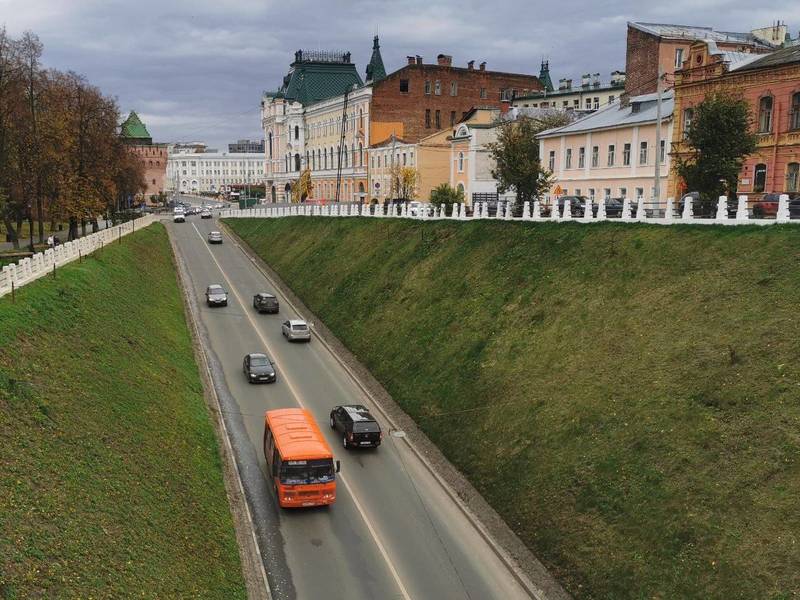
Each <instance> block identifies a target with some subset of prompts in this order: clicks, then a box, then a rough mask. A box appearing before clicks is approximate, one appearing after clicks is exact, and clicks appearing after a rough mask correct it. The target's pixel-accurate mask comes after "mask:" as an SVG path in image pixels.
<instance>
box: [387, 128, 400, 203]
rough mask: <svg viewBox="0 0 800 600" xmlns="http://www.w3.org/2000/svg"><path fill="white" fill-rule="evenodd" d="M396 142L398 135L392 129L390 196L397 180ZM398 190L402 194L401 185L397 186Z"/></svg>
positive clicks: (390, 199)
mask: <svg viewBox="0 0 800 600" xmlns="http://www.w3.org/2000/svg"><path fill="white" fill-rule="evenodd" d="M396 143H397V137H396V136H395V135H394V130H392V153H391V154H390V155H389V159H390V161H391V162H390V163H389V177H390V178H391V179H390V180H389V195H390V196H391V195H392V189H393V188H394V185H395V181H396V179H397V178H396V177H395V176H394V149H395V145H396ZM398 183H399V182H398ZM396 191H397V193H398V194H400V186H399V185H398V186H397V190H396ZM392 200H393V198H389V201H390V202H391V201H392Z"/></svg>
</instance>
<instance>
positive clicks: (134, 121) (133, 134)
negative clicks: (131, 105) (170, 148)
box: [119, 110, 153, 146]
mask: <svg viewBox="0 0 800 600" xmlns="http://www.w3.org/2000/svg"><path fill="white" fill-rule="evenodd" d="M119 136H120V137H121V138H122V139H123V141H124V142H125V143H127V144H132V145H137V146H151V145H152V144H153V138H152V137H151V136H150V132H149V131H147V127H145V125H144V123H142V120H141V119H140V118H139V115H137V114H136V111H134V110H132V111H131V113H130V114H129V115H128V118H127V119H125V121H123V123H122V125H121V126H120V132H119Z"/></svg>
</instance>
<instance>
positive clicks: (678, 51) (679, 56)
mask: <svg viewBox="0 0 800 600" xmlns="http://www.w3.org/2000/svg"><path fill="white" fill-rule="evenodd" d="M681 67H683V48H675V68H676V69H680V68H681Z"/></svg>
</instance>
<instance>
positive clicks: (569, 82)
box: [565, 79, 572, 90]
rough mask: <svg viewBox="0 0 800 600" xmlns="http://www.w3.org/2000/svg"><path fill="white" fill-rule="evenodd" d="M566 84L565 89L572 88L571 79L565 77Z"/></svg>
mask: <svg viewBox="0 0 800 600" xmlns="http://www.w3.org/2000/svg"><path fill="white" fill-rule="evenodd" d="M566 86H567V87H566V88H565V89H568V90H571V89H572V79H567V83H566Z"/></svg>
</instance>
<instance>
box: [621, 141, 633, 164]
mask: <svg viewBox="0 0 800 600" xmlns="http://www.w3.org/2000/svg"><path fill="white" fill-rule="evenodd" d="M630 164H631V145H630V144H625V145H624V146H623V147H622V165H623V166H625V167H627V166H629V165H630Z"/></svg>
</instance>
